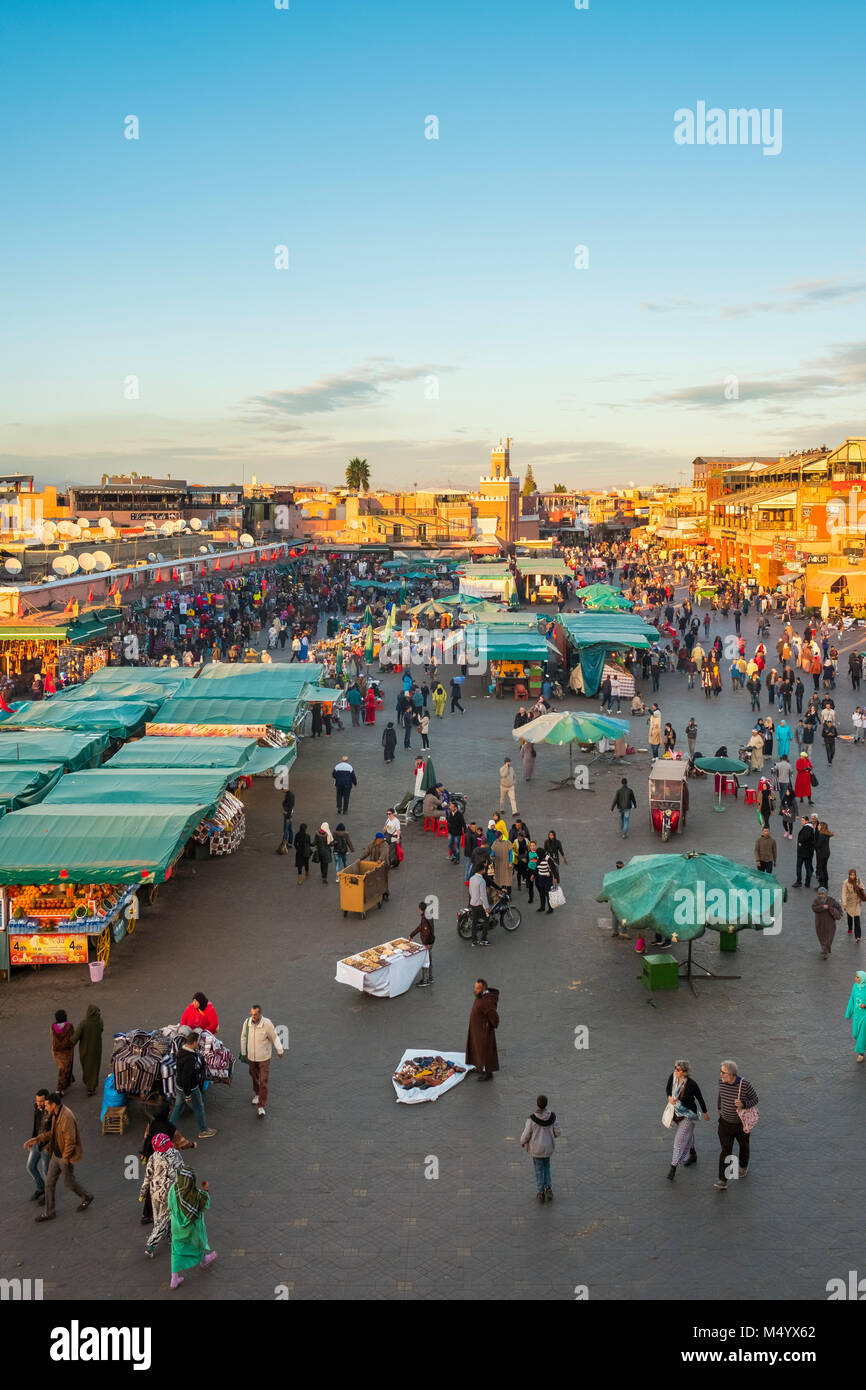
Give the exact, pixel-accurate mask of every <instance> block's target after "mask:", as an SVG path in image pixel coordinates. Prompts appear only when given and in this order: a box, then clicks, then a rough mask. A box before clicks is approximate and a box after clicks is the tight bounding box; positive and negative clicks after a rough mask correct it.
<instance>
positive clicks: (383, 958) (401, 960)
mask: <svg viewBox="0 0 866 1390" xmlns="http://www.w3.org/2000/svg"><path fill="white" fill-rule="evenodd" d="M429 964H430V953H429V951H428V949H427V947H426V946H421V945H419V944H418V943H417V942H415V941H410V940H409V938H408V937H406V936H398V937H397V938H396V940H394V941H385V942H383V944H382V945H381V946H371V947H370V948H369V949H368V950H366V951H359V952H358V954H357V955H354V956H346V958H345V960H338V961H337V973H336V975H335V976H334V979H335V980H336V981H337V982H338V983H339V984H341V985H351V987H352V989H357V990H360V991H361V992H362V993H363V994H375V995H377V996H378V997H379V998H382V999H394V998H395V997H396V996H397V995H398V994H405V993H406V991H407V989H408V988H409V986H410V985H411V984H412V982H413V981H414V980H415V979H416V978H417V976H418V971H419V970H420V969H421V967H422V965H429Z"/></svg>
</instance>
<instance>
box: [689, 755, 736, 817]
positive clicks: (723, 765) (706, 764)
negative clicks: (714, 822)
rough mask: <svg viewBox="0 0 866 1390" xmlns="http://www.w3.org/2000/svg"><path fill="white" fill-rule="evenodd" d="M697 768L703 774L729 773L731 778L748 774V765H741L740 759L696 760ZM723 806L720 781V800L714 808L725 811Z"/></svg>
mask: <svg viewBox="0 0 866 1390" xmlns="http://www.w3.org/2000/svg"><path fill="white" fill-rule="evenodd" d="M695 767H699V768H700V769H701V772H719V773H727V774H728V775H729V776H731V775H733V776H741V775H742V774H743V773H744V772H748V770H749V769H748V766H747V765H746V763H741V762H740V760H739V758H695ZM724 809H725V808H724V806H723V805H722V783H721V778H720V779H719V800H718V803H717V805H715V806H714V807H713V810H714V811H724Z"/></svg>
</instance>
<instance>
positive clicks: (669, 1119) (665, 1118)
mask: <svg viewBox="0 0 866 1390" xmlns="http://www.w3.org/2000/svg"><path fill="white" fill-rule="evenodd" d="M673 1122H674V1107H673V1106H672V1105H671V1103H670V1101H668V1103H667V1105H666V1106H665V1108H664V1110H663V1111H662V1124H663V1125H664V1127H665V1129H670V1127H671V1125H672V1124H673Z"/></svg>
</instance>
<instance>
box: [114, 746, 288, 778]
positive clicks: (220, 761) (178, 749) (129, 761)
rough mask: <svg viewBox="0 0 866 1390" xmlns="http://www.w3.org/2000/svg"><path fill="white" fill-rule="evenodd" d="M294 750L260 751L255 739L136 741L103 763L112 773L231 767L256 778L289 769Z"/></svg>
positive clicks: (239, 775)
mask: <svg viewBox="0 0 866 1390" xmlns="http://www.w3.org/2000/svg"><path fill="white" fill-rule="evenodd" d="M296 757H297V747H296V745H295V743H294V742H293V743H291V744H290V745H289V747H287V748H260V747H259V745H258V742H257V740H256V739H254V738H232V737H222V736H219V737H214V738H194V737H191V738H186V737H184V738H155V737H152V738H139V739H136V740H135V742H134V743H127V744H125V745H124V747H123V748H120V749H118V751H117V752H116V753H115V755H114V757H113V758H111V759H110V760H109V761H108V762H107V763H106V764H105V767H106V768H110V769H111V770H112V771H114V770H116V769H121V768H142V767H156V768H159V767H165V768H168V767H205V768H207V767H213V768H223V767H224V768H231V769H232V770H233V772H234V774H235V776H238V777H241V776H255V775H256V774H257V773H263V772H270V771H272V770H274V769H279V768H285V769H286V770H288V769H289V768H290V767H291V766H292V764H293V763H294V761H295V758H296Z"/></svg>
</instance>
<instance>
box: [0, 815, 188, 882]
mask: <svg viewBox="0 0 866 1390" xmlns="http://www.w3.org/2000/svg"><path fill="white" fill-rule="evenodd" d="M206 814H207V807H206V806H205V805H204V804H201V803H200V804H198V805H195V806H193V805H189V804H187V805H183V806H177V805H170V804H167V803H154V804H150V805H142V806H137V807H126V808H125V809H123V810H121V809H120V807H119V806H111V807H110V808H109V809H108V810H103V809H102V808H100V807H90V806H83V805H80V804H78V805H74V806H63V805H54V806H49V805H47V804H45V803H44V802H43V803H42V804H41V805H39V806H28V807H26V808H25V809H24V810H21V811H13V812H12V814H11V815H8V816H4V817H3V819H2V820H0V884H3V885H6V884H20V885H30V884H42V883H66V882H68V883H70V884H74V883H130V884H131V883H143V882H146V883H162V882H163V880H164V879H165V878H166V875H167V874H168V873H169V871H170V869H171V866H172V865H173V864H174V861H175V860H176V859H177V858H178V856H179V854H180V853H181V852H182V850H183V847H184V845H185V844H186V842H187V840H188V839H189V837H190V836H191V834H192V832H193V831H194V830H195V828H196V826H197V825H198V824H199V822H200V821H201V820H203V818H204V817H205V815H206Z"/></svg>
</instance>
